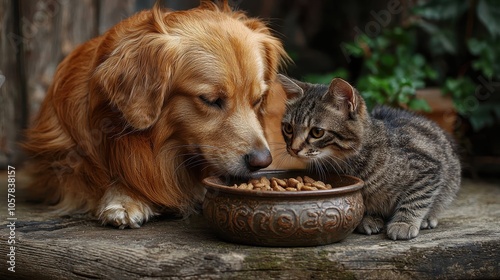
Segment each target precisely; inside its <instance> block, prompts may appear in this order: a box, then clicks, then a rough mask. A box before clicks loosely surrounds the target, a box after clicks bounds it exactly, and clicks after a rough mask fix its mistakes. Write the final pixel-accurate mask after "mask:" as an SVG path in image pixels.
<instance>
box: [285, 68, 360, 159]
mask: <svg viewBox="0 0 500 280" xmlns="http://www.w3.org/2000/svg"><path fill="white" fill-rule="evenodd" d="M278 80H279V82H280V83H281V85H282V86H283V89H284V91H285V92H286V95H287V98H288V101H287V108H286V111H285V114H284V116H283V120H282V134H283V138H284V139H285V143H286V146H287V151H288V153H289V154H290V155H292V156H294V157H298V158H300V159H302V160H304V161H306V162H309V161H316V160H319V162H322V161H324V160H334V161H337V162H339V161H342V160H344V159H346V158H348V157H350V156H352V155H355V154H357V153H358V152H359V150H360V147H361V143H362V139H363V136H364V128H365V125H366V123H367V121H368V113H367V109H366V105H365V102H364V101H363V99H362V97H361V96H360V95H359V93H358V92H357V91H356V90H355V89H354V88H353V87H352V86H351V85H350V84H349V83H347V82H346V81H344V80H342V79H340V78H335V79H333V80H332V81H331V83H330V85H329V86H327V85H322V84H309V83H304V82H301V81H297V80H294V79H290V78H288V77H286V76H283V75H279V77H278Z"/></svg>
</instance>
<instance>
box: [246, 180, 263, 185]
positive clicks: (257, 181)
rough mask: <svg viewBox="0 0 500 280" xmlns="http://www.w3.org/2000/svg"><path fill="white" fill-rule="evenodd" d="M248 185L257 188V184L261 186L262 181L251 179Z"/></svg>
mask: <svg viewBox="0 0 500 280" xmlns="http://www.w3.org/2000/svg"><path fill="white" fill-rule="evenodd" d="M248 183H251V184H252V185H254V186H255V184H260V179H251V180H250V181H249V182H248Z"/></svg>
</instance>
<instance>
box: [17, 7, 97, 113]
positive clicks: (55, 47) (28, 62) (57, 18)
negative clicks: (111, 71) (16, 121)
mask: <svg viewBox="0 0 500 280" xmlns="http://www.w3.org/2000/svg"><path fill="white" fill-rule="evenodd" d="M20 4H21V18H20V24H21V31H22V32H21V34H22V37H23V41H22V43H23V47H24V53H23V55H24V63H25V65H24V67H25V69H26V70H25V71H26V77H27V81H26V83H27V91H28V102H29V106H30V107H29V112H30V115H31V117H33V116H34V115H35V114H36V113H37V112H38V109H39V107H40V105H41V103H42V101H43V99H44V98H45V95H46V92H47V89H48V87H49V86H50V84H51V82H52V78H53V76H54V73H55V71H56V68H57V66H58V64H59V62H61V60H62V59H63V58H64V57H65V56H66V55H68V54H69V53H70V52H71V51H72V50H73V49H74V48H75V47H76V46H77V45H78V44H80V43H83V42H85V41H87V40H89V39H91V38H93V37H94V36H96V35H97V16H96V15H97V10H96V9H97V8H96V6H95V5H94V1H92V0H83V1H67V0H66V1H64V0H39V1H26V0H24V1H20Z"/></svg>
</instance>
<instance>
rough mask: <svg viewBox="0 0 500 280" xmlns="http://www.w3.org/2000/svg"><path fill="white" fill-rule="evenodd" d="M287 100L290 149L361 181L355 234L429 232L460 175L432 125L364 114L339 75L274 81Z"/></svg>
mask: <svg viewBox="0 0 500 280" xmlns="http://www.w3.org/2000/svg"><path fill="white" fill-rule="evenodd" d="M278 79H279V81H280V83H281V84H282V85H283V89H284V90H285V92H286V94H287V98H288V102H287V108H286V112H285V114H284V116H283V121H282V133H283V137H284V138H285V142H286V145H287V151H288V153H289V154H291V155H292V156H294V157H297V158H299V159H302V160H304V161H306V162H307V163H308V164H310V165H312V166H314V167H315V168H316V169H318V170H320V171H323V172H324V171H328V172H338V173H344V174H350V175H353V176H356V177H359V178H361V179H363V180H364V181H365V187H364V188H363V199H364V204H365V208H366V212H365V215H364V217H363V219H362V221H361V223H360V225H359V226H358V227H357V231H359V232H361V233H365V234H368V235H370V234H375V233H379V232H381V230H382V229H383V227H384V225H387V229H386V233H387V236H388V237H389V238H391V239H393V240H398V239H412V238H414V237H416V236H417V235H418V234H419V231H420V229H427V228H434V227H436V225H437V224H438V219H437V217H438V214H439V213H440V212H441V211H442V210H443V209H444V208H445V207H446V206H447V205H448V204H450V202H451V201H452V200H453V198H454V197H455V195H456V193H457V191H458V189H459V186H460V178H461V169H460V161H459V158H458V155H457V151H456V149H455V145H454V143H453V141H452V139H451V137H449V136H448V135H447V134H446V133H445V132H444V131H443V130H442V129H440V128H439V127H438V126H437V125H436V124H435V123H433V122H431V121H429V120H427V119H425V118H424V117H421V116H418V115H416V114H413V113H411V112H408V111H404V110H398V109H393V108H389V107H377V108H375V109H374V110H373V111H372V112H371V114H369V113H368V111H367V108H366V105H365V102H364V100H363V98H362V97H361V96H360V95H359V93H358V92H357V91H356V90H355V89H354V88H353V87H352V86H351V85H350V84H349V83H347V82H346V81H344V80H342V79H339V78H336V79H333V80H332V82H331V84H330V85H329V86H326V85H318V84H309V83H304V82H300V81H296V80H292V79H289V78H287V77H285V76H283V75H280V76H279V78H278Z"/></svg>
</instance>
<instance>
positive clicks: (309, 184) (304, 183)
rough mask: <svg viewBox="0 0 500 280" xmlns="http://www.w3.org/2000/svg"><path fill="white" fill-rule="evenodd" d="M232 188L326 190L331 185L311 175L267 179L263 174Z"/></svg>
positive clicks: (330, 187) (281, 190)
mask: <svg viewBox="0 0 500 280" xmlns="http://www.w3.org/2000/svg"><path fill="white" fill-rule="evenodd" d="M233 187H234V188H237V189H244V190H254V191H279V192H284V191H291V192H296V191H315V190H327V189H332V185H330V184H325V183H324V182H322V181H316V180H314V179H312V178H311V177H308V176H304V177H300V176H298V177H296V178H289V179H279V178H275V177H273V178H271V179H268V178H267V177H265V176H262V177H260V178H253V179H250V180H249V181H248V182H247V183H241V184H240V185H237V184H234V185H233Z"/></svg>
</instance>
